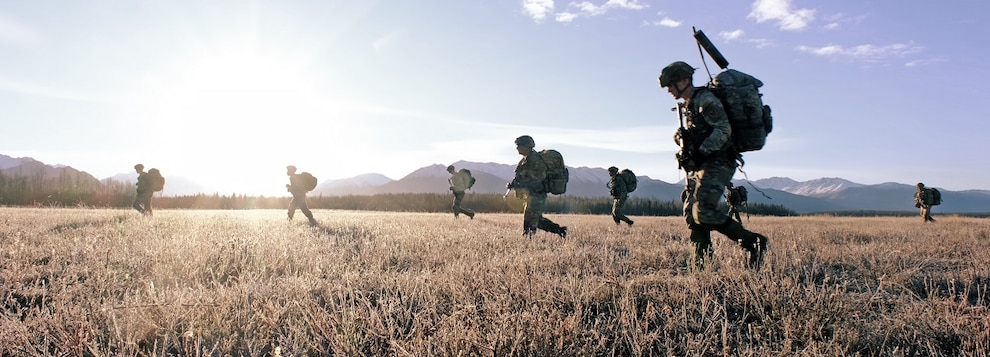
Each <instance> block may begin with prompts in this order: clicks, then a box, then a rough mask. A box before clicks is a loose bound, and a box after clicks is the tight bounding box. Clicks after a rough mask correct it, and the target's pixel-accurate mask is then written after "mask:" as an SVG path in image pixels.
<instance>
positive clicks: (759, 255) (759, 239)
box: [739, 232, 770, 270]
mask: <svg viewBox="0 0 990 357" xmlns="http://www.w3.org/2000/svg"><path fill="white" fill-rule="evenodd" d="M751 234H752V238H751V239H750V242H749V243H744V242H743V241H740V242H739V243H740V244H741V245H742V246H743V249H746V251H748V252H749V267H750V268H752V269H753V270H759V269H760V267H761V266H763V255H764V253H766V251H767V244H768V243H769V242H770V239H769V238H767V237H766V236H765V235H762V234H759V233H752V232H751Z"/></svg>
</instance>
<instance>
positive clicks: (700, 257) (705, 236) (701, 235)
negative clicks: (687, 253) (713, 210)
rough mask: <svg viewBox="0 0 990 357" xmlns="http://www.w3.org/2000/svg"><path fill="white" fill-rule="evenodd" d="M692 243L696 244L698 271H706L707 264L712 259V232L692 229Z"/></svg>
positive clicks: (695, 258)
mask: <svg viewBox="0 0 990 357" xmlns="http://www.w3.org/2000/svg"><path fill="white" fill-rule="evenodd" d="M691 242H692V243H694V265H695V266H697V267H698V269H705V262H706V261H708V260H711V258H712V233H711V231H707V230H703V229H692V230H691Z"/></svg>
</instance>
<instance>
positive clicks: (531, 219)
mask: <svg viewBox="0 0 990 357" xmlns="http://www.w3.org/2000/svg"><path fill="white" fill-rule="evenodd" d="M527 137H528V136H527ZM529 140H530V141H531V140H532V138H529ZM519 141H520V140H519V139H516V143H517V145H519ZM530 149H531V151H530V152H529V154H527V155H526V156H524V157H523V158H522V159H521V160H519V164H518V165H516V170H515V173H516V175H515V178H514V179H513V180H512V183H510V184H509V188H512V189H515V190H516V195H517V196H520V197H522V198H523V199H524V200H525V201H526V208H525V210H524V212H523V234H524V235H529V236H531V235H533V234H536V230H537V229H542V230H544V231H547V232H550V233H554V234H557V235H559V236H561V237H566V236H567V227H562V226H560V225H558V224H556V223H554V222H553V221H551V220H549V219H547V218H546V217H543V211H544V210H545V209H546V203H547V188H546V183H545V180H546V178H547V165H546V164H545V163H544V162H543V157H542V156H540V153H539V152H537V151H536V150H532V147H530Z"/></svg>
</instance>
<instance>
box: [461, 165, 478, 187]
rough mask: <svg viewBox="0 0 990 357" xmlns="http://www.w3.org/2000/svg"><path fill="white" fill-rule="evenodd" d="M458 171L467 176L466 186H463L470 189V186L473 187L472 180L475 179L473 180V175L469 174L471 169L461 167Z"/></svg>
mask: <svg viewBox="0 0 990 357" xmlns="http://www.w3.org/2000/svg"><path fill="white" fill-rule="evenodd" d="M458 173H460V174H461V175H464V176H465V177H467V187H465V189H471V187H474V182H475V181H477V180H475V179H474V176H472V175H471V170H468V169H461V170H460V171H459V172H458Z"/></svg>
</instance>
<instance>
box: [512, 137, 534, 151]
mask: <svg viewBox="0 0 990 357" xmlns="http://www.w3.org/2000/svg"><path fill="white" fill-rule="evenodd" d="M516 145H517V146H525V147H528V148H534V147H536V141H533V137H532V136H529V135H523V136H520V137H518V138H516Z"/></svg>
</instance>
